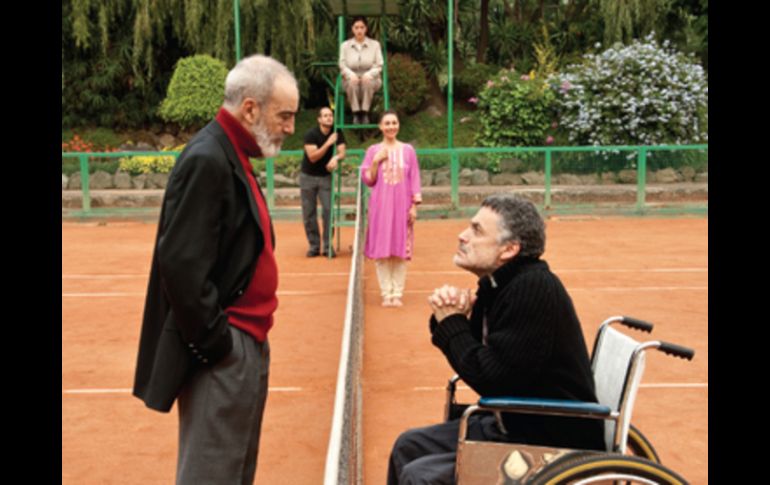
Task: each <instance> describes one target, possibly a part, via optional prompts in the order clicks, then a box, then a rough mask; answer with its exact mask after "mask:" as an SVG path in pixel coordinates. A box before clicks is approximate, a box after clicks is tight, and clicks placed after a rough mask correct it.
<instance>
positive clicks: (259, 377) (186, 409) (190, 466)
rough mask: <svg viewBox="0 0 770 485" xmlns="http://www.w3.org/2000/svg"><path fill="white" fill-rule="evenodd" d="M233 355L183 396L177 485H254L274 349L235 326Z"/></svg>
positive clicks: (200, 375) (199, 376)
mask: <svg viewBox="0 0 770 485" xmlns="http://www.w3.org/2000/svg"><path fill="white" fill-rule="evenodd" d="M230 333H231V334H232V336H233V350H232V352H231V353H230V354H229V355H228V356H227V357H225V358H224V359H223V360H222V361H221V362H218V363H217V364H216V365H215V366H213V367H201V368H200V370H199V371H197V372H196V373H195V375H193V376H192V378H191V379H190V382H189V383H188V384H186V385H185V387H184V388H183V389H182V392H181V393H180V395H179V398H178V401H177V404H178V408H179V457H178V461H177V470H176V483H177V485H235V484H238V485H247V484H248V485H251V484H253V483H254V475H255V473H256V471H257V452H258V449H259V435H260V430H261V427H262V413H263V411H264V409H265V400H266V398H267V380H268V369H269V367H270V345H269V344H268V342H267V341H265V342H263V343H260V342H257V341H256V340H255V339H254V338H253V337H252V336H251V335H249V334H247V333H245V332H243V331H241V330H239V329H237V328H235V327H233V326H230Z"/></svg>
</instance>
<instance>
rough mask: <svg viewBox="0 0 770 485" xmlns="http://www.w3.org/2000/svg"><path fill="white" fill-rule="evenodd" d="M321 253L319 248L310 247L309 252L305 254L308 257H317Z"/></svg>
mask: <svg viewBox="0 0 770 485" xmlns="http://www.w3.org/2000/svg"><path fill="white" fill-rule="evenodd" d="M320 254H321V253H319V252H318V250H317V249H316V250H312V249H309V250H308V252H307V253H306V254H305V256H307V257H308V258H315V257H316V256H318V255H320Z"/></svg>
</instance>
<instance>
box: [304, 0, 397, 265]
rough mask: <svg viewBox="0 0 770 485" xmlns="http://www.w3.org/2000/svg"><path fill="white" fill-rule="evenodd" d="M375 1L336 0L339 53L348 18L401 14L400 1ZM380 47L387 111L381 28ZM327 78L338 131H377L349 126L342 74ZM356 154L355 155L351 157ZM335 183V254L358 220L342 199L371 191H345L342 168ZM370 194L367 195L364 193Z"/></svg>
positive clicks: (385, 60)
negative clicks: (350, 217) (342, 234)
mask: <svg viewBox="0 0 770 485" xmlns="http://www.w3.org/2000/svg"><path fill="white" fill-rule="evenodd" d="M372 3H373V2H371V1H355V0H342V1H340V0H332V1H331V6H332V12H333V13H334V14H336V15H337V40H338V42H337V52H338V53H339V48H340V45H342V43H343V42H345V36H346V29H345V17H346V16H350V15H368V16H371V15H380V16H381V15H386V14H396V13H398V5H397V2H396V1H393V0H389V1H387V2H386V1H384V0H382V1H381V2H376V3H377V4H378V5H377V7H379V9H376V8H374V7H373V6H372V5H371V4H372ZM380 45H381V47H382V96H383V103H384V105H385V109H386V110H387V109H390V96H389V92H388V56H387V45H388V44H387V36H386V34H385V29H384V28H380ZM313 65H315V66H321V67H330V66H335V67H336V66H337V65H338V63H337V62H318V63H313ZM324 78H325V79H326V82H327V83H328V84H329V86H330V87H331V88H332V89H333V90H334V127H333V129H334V130H335V132H336V130H365V129H373V128H377V126H378V125H377V124H372V123H369V124H361V125H357V124H347V123H345V91H344V89H343V88H342V74H341V73H339V72H338V73H337V76H336V80H335V82H334V83H332V82H331V80H330V79H329V78H328V77H326V76H324ZM354 151H360V152H363V151H362V150H354ZM346 152H347V154H346V160H347V159H350V158H353V157H357V158H358V159H359V164H358V165H359V166H360V164H361V162H363V153H361V155H353V154H351V153H350V152H351V150H346ZM332 154H333V155H336V154H337V146H336V144H335V145H333V152H332ZM351 155H352V156H351ZM331 182H332V184H331V198H332V200H331V221H330V227H331V231H330V233H329V234H327V235H326V236H327V237H328V238H329V239H328V240H327V241H326V247H327V248H331V247H333V246H334V250H335V251H339V249H340V244H341V243H340V231H339V230H338V229H339V228H340V227H344V226H348V227H350V226H355V220H348V219H347V218H346V216H347V215H348V214H353V213H355V209H349V208H343V207H342V199H343V197H352V198H353V200H355V198H356V197H357V195H358V187H359V186H361V187H363V190H365V191H366V190H367V188H366V186H363V185H362V184H361V183H356V184H355V189H354V190H352V191H343V190H342V170H341V169H340V167H338V168H337V170H335V171H334V173H333V174H332V181H331ZM364 195H366V193H365V194H364ZM334 234H336V236H337V241H336V244H334V245H332V243H333V242H334V241H333V238H334ZM327 257H329V258H331V257H332V252H331V251H328V253H327Z"/></svg>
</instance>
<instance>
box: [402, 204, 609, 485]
mask: <svg viewBox="0 0 770 485" xmlns="http://www.w3.org/2000/svg"><path fill="white" fill-rule="evenodd" d="M544 250H545V225H544V223H543V220H542V218H541V217H540V215H539V214H538V212H537V209H536V208H535V206H534V205H533V204H532V203H531V202H529V201H528V200H526V199H523V198H521V197H518V196H515V195H510V194H501V195H492V196H490V197H487V198H486V199H485V200H484V202H482V204H481V209H479V211H478V212H477V213H476V215H475V216H473V218H472V219H471V221H470V225H469V227H468V228H467V229H466V230H465V231H463V232H462V233H460V235H459V245H458V249H457V252H456V253H455V255H454V263H455V265H457V266H459V267H460V268H463V269H465V270H466V271H469V272H471V273H474V274H475V275H476V276H478V277H479V282H478V290H477V291H476V294H475V295H473V294H472V293H471V291H470V290H461V289H459V288H456V287H453V286H448V285H444V286H443V287H441V288H438V289H436V290H435V291H434V292H433V294H432V295H431V296H430V297H429V298H428V303H429V304H430V307H431V310H432V312H433V315H432V316H431V318H430V332H431V334H432V339H431V341H432V343H433V345H435V346H436V347H438V348H439V349H440V350H441V352H443V354H444V355H445V357H446V359H447V361H448V362H449V364H450V365H451V366H452V369H454V371H455V372H457V374H458V375H459V376H460V377H461V378H462V379H463V381H464V382H465V383H466V384H468V386H470V387H471V388H472V389H473V390H474V391H476V392H477V393H478V394H479V395H481V396H485V397H487V396H517V397H533V398H546V399H571V400H579V401H591V402H596V393H595V390H594V382H593V376H592V374H591V368H590V363H589V359H588V349H587V348H586V344H585V340H584V339H583V333H582V330H581V328H580V322H579V320H578V317H577V314H576V313H575V308H574V307H573V305H572V300H571V298H570V297H569V295H568V294H567V291H566V290H565V289H564V286H563V285H562V283H561V281H560V280H559V278H558V277H557V276H556V275H555V274H553V273H552V272H551V270H550V269H549V267H548V264H547V263H546V262H545V261H543V260H541V259H540V256H541V255H542V254H543V252H544ZM502 421H503V424H504V426H499V425H498V423H497V421H496V420H495V418H494V416H491V415H481V414H476V415H473V416H471V418H470V419H469V421H468V434H467V436H468V438H469V439H472V440H485V441H486V440H488V441H508V442H514V443H529V444H533V445H546V446H556V447H564V448H583V449H599V450H601V449H604V428H603V423H602V422H601V421H598V420H588V419H576V418H567V417H546V416H537V415H525V414H510V413H504V414H503V419H502ZM458 428H459V419H455V420H450V421H447V422H446V423H442V424H438V425H434V426H428V427H424V428H417V429H412V430H408V431H406V432H405V433H402V434H401V436H399V438H398V439H397V440H396V443H395V444H394V446H393V451H392V452H391V455H390V463H389V466H388V484H389V485H395V484H405V483H454V464H455V457H456V452H457V438H458Z"/></svg>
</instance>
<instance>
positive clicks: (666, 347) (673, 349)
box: [658, 342, 695, 360]
mask: <svg viewBox="0 0 770 485" xmlns="http://www.w3.org/2000/svg"><path fill="white" fill-rule="evenodd" d="M658 350H660V351H661V352H665V353H667V354H668V355H673V356H674V357H680V358H682V359H687V360H692V358H693V357H694V356H695V351H694V350H693V349H688V348H687V347H682V346H681V345H676V344H672V343H669V342H660V346H659V347H658Z"/></svg>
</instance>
